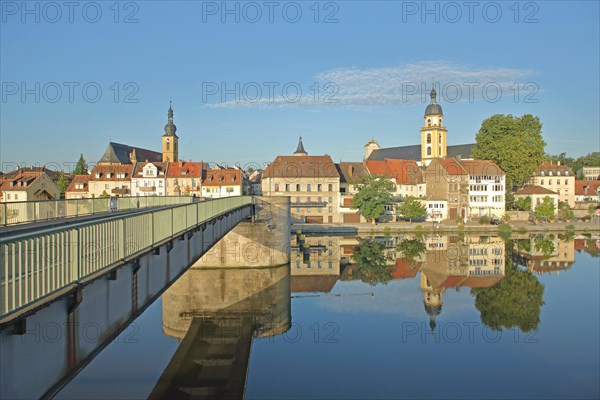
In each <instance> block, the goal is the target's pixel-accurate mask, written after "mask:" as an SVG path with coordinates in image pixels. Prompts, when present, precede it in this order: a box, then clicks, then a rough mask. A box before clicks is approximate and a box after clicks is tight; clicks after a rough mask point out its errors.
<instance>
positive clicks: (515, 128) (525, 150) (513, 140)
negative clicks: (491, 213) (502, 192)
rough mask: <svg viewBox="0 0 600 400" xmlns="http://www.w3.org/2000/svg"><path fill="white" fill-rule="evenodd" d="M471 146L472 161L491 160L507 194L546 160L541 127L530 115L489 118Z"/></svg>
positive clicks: (494, 116) (536, 119)
mask: <svg viewBox="0 0 600 400" xmlns="http://www.w3.org/2000/svg"><path fill="white" fill-rule="evenodd" d="M475 142H476V144H475V147H474V148H473V151H472V154H471V155H472V157H473V158H475V159H480V160H492V161H494V162H495V163H496V164H498V166H499V167H500V168H502V170H503V171H504V172H506V191H507V193H512V189H513V187H514V186H515V185H522V184H524V183H525V182H526V181H527V180H528V179H529V178H531V176H533V174H534V173H535V172H536V171H537V169H538V167H539V166H540V165H541V164H542V163H543V162H544V161H545V160H546V153H545V152H544V147H545V146H546V142H544V139H543V138H542V123H541V122H540V119H539V118H538V117H535V116H533V115H531V114H525V115H523V116H522V117H514V116H512V115H502V114H496V115H493V116H491V117H489V118H487V119H486V120H484V121H483V123H482V124H481V128H480V129H479V132H478V133H477V135H476V136H475Z"/></svg>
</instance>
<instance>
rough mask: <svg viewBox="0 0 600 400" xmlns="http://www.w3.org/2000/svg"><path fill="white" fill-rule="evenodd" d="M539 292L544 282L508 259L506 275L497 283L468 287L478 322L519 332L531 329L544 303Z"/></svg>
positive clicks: (538, 318) (542, 292) (496, 328)
mask: <svg viewBox="0 0 600 400" xmlns="http://www.w3.org/2000/svg"><path fill="white" fill-rule="evenodd" d="M543 294H544V285H542V284H541V283H540V282H539V281H538V280H537V278H536V277H535V276H534V275H533V274H532V273H531V272H529V271H527V270H521V269H519V268H518V267H517V266H516V265H514V264H513V263H512V262H511V261H510V260H508V259H507V260H506V276H505V278H504V279H503V280H501V281H500V282H499V283H498V284H497V285H495V286H492V287H488V288H473V289H471V295H472V296H475V307H476V308H477V309H478V310H479V312H480V313H481V322H483V323H484V324H485V325H487V326H489V327H490V328H492V329H493V330H495V331H501V330H502V329H503V328H504V329H510V328H512V327H515V326H516V327H518V328H519V329H521V331H523V332H529V331H533V330H535V329H536V328H537V326H538V324H539V322H540V311H541V308H542V305H544V301H543V298H542V296H543Z"/></svg>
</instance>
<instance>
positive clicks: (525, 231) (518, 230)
mask: <svg viewBox="0 0 600 400" xmlns="http://www.w3.org/2000/svg"><path fill="white" fill-rule="evenodd" d="M517 233H520V234H524V233H527V228H525V227H524V226H522V227H520V228H519V229H517Z"/></svg>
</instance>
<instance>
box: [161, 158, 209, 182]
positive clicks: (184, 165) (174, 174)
mask: <svg viewBox="0 0 600 400" xmlns="http://www.w3.org/2000/svg"><path fill="white" fill-rule="evenodd" d="M202 170H203V163H201V162H192V161H177V162H170V163H169V168H167V178H181V177H188V176H191V177H195V178H201V177H202Z"/></svg>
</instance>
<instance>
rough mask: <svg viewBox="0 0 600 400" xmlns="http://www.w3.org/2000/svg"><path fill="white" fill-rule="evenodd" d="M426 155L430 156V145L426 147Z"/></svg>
mask: <svg viewBox="0 0 600 400" xmlns="http://www.w3.org/2000/svg"><path fill="white" fill-rule="evenodd" d="M427 155H428V156H430V155H431V147H428V148H427Z"/></svg>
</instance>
